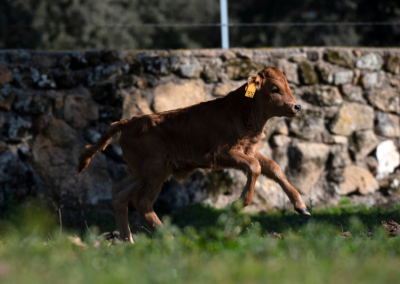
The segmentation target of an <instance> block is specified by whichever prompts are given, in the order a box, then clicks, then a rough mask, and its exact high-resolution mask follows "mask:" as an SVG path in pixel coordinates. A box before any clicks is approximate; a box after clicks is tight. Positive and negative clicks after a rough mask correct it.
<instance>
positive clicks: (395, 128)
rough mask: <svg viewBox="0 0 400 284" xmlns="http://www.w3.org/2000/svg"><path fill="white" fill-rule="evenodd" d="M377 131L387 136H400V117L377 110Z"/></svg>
mask: <svg viewBox="0 0 400 284" xmlns="http://www.w3.org/2000/svg"><path fill="white" fill-rule="evenodd" d="M375 132H376V133H377V134H378V135H382V136H385V137H399V136H400V118H399V116H398V115H395V114H390V113H386V112H380V111H378V112H376V123H375Z"/></svg>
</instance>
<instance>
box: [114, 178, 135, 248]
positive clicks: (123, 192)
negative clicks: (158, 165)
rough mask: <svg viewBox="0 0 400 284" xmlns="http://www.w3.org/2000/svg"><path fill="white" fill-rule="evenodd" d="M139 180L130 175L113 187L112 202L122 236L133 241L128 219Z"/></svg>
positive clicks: (128, 240) (125, 239)
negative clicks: (129, 206)
mask: <svg viewBox="0 0 400 284" xmlns="http://www.w3.org/2000/svg"><path fill="white" fill-rule="evenodd" d="M137 183H138V181H136V180H135V178H134V177H132V176H130V177H128V178H126V179H124V180H122V181H120V182H118V183H116V184H115V185H114V186H113V188H112V203H113V210H114V217H115V221H116V222H117V226H118V230H119V234H120V238H121V239H122V240H124V241H127V242H131V243H133V239H132V234H131V230H130V228H129V221H128V202H129V200H130V199H131V198H132V196H133V193H134V192H135V190H136V187H137Z"/></svg>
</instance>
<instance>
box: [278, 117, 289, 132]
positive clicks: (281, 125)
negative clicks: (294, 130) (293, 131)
mask: <svg viewBox="0 0 400 284" xmlns="http://www.w3.org/2000/svg"><path fill="white" fill-rule="evenodd" d="M275 133H276V134H282V135H289V128H288V127H287V124H286V121H285V118H283V117H280V118H279V119H278V122H277V123H276V127H275Z"/></svg>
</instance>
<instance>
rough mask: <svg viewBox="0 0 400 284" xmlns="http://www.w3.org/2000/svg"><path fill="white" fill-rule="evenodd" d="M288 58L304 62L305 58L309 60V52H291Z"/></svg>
mask: <svg viewBox="0 0 400 284" xmlns="http://www.w3.org/2000/svg"><path fill="white" fill-rule="evenodd" d="M288 59H289V60H290V61H292V62H297V63H299V62H302V61H304V60H307V54H306V53H291V54H289V56H288Z"/></svg>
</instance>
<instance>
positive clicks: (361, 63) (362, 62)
mask: <svg viewBox="0 0 400 284" xmlns="http://www.w3.org/2000/svg"><path fill="white" fill-rule="evenodd" d="M382 65H383V59H382V57H381V56H380V55H378V54H375V53H368V54H366V55H364V56H362V57H361V58H360V59H358V60H357V62H356V67H357V68H360V69H369V70H380V69H381V67H382Z"/></svg>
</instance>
